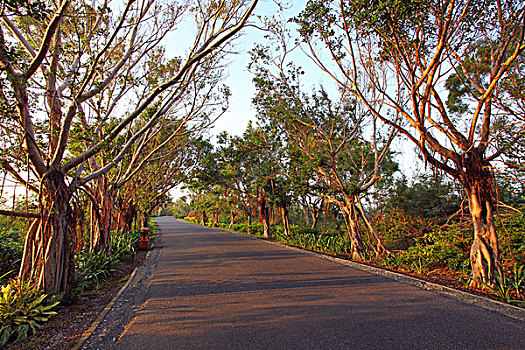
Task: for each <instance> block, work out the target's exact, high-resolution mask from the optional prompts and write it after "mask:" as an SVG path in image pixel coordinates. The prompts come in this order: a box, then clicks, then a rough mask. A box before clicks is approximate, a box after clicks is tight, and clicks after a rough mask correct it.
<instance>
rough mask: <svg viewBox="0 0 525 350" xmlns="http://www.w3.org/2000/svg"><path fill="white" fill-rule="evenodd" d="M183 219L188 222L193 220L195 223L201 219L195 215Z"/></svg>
mask: <svg viewBox="0 0 525 350" xmlns="http://www.w3.org/2000/svg"><path fill="white" fill-rule="evenodd" d="M182 220H184V221H187V222H192V223H194V224H197V223H198V222H199V219H198V218H197V217H195V216H186V217H185V218H183V219H182Z"/></svg>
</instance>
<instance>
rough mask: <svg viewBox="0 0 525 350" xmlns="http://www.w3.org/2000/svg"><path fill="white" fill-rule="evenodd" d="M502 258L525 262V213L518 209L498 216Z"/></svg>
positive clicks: (497, 224)
mask: <svg viewBox="0 0 525 350" xmlns="http://www.w3.org/2000/svg"><path fill="white" fill-rule="evenodd" d="M496 226H497V232H498V238H499V241H500V250H501V258H502V259H503V260H516V262H517V263H519V264H522V265H523V264H525V215H524V214H523V213H519V212H516V211H512V212H510V213H506V214H505V213H503V214H501V217H498V218H496Z"/></svg>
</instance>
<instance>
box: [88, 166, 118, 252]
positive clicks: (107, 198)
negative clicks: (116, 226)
mask: <svg viewBox="0 0 525 350" xmlns="http://www.w3.org/2000/svg"><path fill="white" fill-rule="evenodd" d="M96 181H97V195H96V197H95V198H96V199H97V201H98V202H99V203H98V208H99V215H97V216H96V218H97V225H95V226H94V232H93V236H92V239H93V242H92V245H91V246H92V247H93V250H94V251H96V252H107V253H109V254H111V221H112V220H111V219H112V215H113V203H114V202H115V196H116V193H115V191H114V190H113V189H112V188H108V184H107V176H106V175H103V176H101V177H100V178H98V179H97V180H96Z"/></svg>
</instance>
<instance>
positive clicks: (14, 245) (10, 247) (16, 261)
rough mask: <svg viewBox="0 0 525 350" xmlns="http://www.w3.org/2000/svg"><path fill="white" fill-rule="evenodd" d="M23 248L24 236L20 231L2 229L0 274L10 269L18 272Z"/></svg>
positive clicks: (0, 235)
mask: <svg viewBox="0 0 525 350" xmlns="http://www.w3.org/2000/svg"><path fill="white" fill-rule="evenodd" d="M23 249H24V237H23V235H22V234H20V232H17V231H13V230H9V231H4V230H0V275H4V274H6V273H7V272H8V271H12V273H15V274H16V272H18V269H19V268H20V261H21V259H22V251H23ZM5 277H8V275H6V276H5ZM1 281H2V279H1V278H0V282H1Z"/></svg>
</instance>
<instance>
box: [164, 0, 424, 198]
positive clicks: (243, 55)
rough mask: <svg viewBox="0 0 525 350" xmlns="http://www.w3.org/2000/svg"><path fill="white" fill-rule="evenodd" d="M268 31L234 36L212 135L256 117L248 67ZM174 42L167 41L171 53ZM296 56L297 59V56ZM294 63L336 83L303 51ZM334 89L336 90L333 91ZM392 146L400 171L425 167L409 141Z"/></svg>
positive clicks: (270, 6) (312, 78)
mask: <svg viewBox="0 0 525 350" xmlns="http://www.w3.org/2000/svg"><path fill="white" fill-rule="evenodd" d="M305 4H306V0H294V1H292V2H291V3H290V5H289V6H288V7H287V9H286V10H285V12H284V13H283V17H284V18H291V17H293V16H295V15H298V14H299V13H300V12H301V10H302V9H303V8H304V7H305ZM277 14H278V6H277V5H276V4H275V3H274V2H273V1H271V0H263V1H261V2H260V3H259V4H258V7H257V8H256V10H255V16H272V15H277ZM264 35H265V33H264V32H263V31H261V30H259V29H257V28H254V27H246V28H244V29H243V35H242V36H241V37H239V38H237V39H236V40H235V50H236V52H237V54H234V55H231V56H230V57H229V59H228V61H229V65H228V67H227V77H226V79H225V81H224V83H225V84H226V85H227V86H228V87H229V88H230V90H231V92H232V95H231V98H230V101H229V103H230V105H229V108H228V110H227V112H226V113H225V114H224V115H223V116H222V117H221V118H219V119H218V120H217V121H216V122H215V124H214V126H213V129H211V130H210V134H211V135H218V134H219V133H221V132H222V131H227V132H228V133H229V134H234V135H241V134H242V133H243V132H244V130H245V129H246V127H247V125H248V122H249V121H250V120H252V121H255V120H256V112H255V110H254V108H253V106H252V104H251V101H252V98H253V97H254V96H255V87H254V85H253V82H252V78H253V76H252V74H251V73H250V72H249V71H248V68H247V66H248V64H249V63H250V54H249V52H250V50H251V49H253V48H254V46H255V44H256V43H264V42H265V40H264ZM171 44H172V42H168V45H167V47H168V53H169V48H170V46H171ZM296 58H297V60H296ZM294 63H295V64H296V65H300V66H303V67H306V69H305V70H306V71H307V75H309V77H308V82H309V83H310V84H311V85H312V86H314V85H319V84H321V83H324V84H323V85H324V86H325V87H327V88H328V89H330V87H329V86H332V87H333V86H334V85H335V84H333V82H332V81H331V79H330V78H327V77H326V76H325V75H324V74H323V73H321V72H317V69H316V68H315V67H314V65H313V63H312V62H311V61H310V60H309V59H308V58H306V57H301V55H296V56H294ZM334 92H335V91H334ZM392 148H393V149H395V150H397V151H399V152H401V151H403V155H402V156H400V157H399V158H400V159H399V161H400V169H401V173H403V174H406V175H407V176H408V177H409V178H410V177H412V176H413V174H415V173H418V172H419V171H422V170H424V169H422V167H423V165H422V164H421V162H420V161H419V160H418V158H417V154H416V152H413V149H414V147H413V146H412V145H411V144H409V143H408V142H407V141H401V140H399V141H394V143H393V145H392ZM171 194H172V196H173V197H174V198H176V197H179V196H181V195H183V194H184V193H183V192H181V190H180V188H177V189H175V190H173V191H171Z"/></svg>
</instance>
